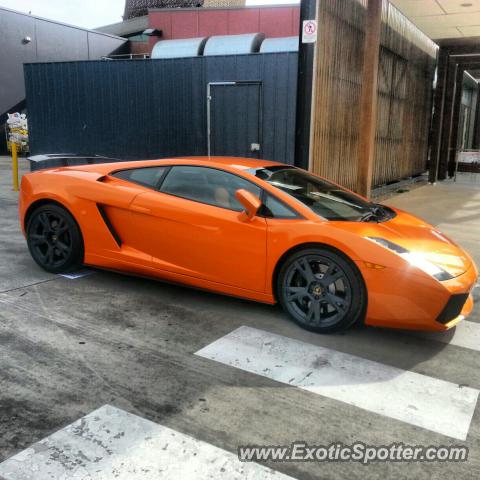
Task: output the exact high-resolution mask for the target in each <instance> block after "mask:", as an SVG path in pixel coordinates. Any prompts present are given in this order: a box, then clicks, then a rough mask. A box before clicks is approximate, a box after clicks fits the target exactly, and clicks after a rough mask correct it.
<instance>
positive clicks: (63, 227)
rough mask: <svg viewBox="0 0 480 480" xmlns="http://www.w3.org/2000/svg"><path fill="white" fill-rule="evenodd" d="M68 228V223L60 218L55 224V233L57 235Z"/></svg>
mask: <svg viewBox="0 0 480 480" xmlns="http://www.w3.org/2000/svg"><path fill="white" fill-rule="evenodd" d="M67 230H68V225H67V224H66V223H65V220H64V219H63V218H62V219H61V220H60V222H59V223H58V225H56V226H55V233H56V235H57V236H60V235H62V234H63V233H65V232H66V231H67Z"/></svg>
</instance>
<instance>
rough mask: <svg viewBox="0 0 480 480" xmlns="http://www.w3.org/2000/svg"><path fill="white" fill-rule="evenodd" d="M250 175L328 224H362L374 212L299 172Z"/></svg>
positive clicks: (343, 192) (364, 203) (278, 168)
mask: <svg viewBox="0 0 480 480" xmlns="http://www.w3.org/2000/svg"><path fill="white" fill-rule="evenodd" d="M250 172H251V173H252V174H253V175H255V176H256V177H258V178H261V179H262V180H265V181H266V182H268V183H270V185H273V186H274V187H276V188H278V189H279V190H282V191H283V192H286V193H288V194H289V195H291V196H292V197H293V198H295V199H297V200H298V201H300V202H302V203H303V204H305V205H307V206H308V207H310V208H311V209H312V210H313V211H314V212H315V213H317V214H318V215H320V216H322V217H323V218H326V219H328V220H347V221H358V220H362V219H363V218H365V217H366V216H367V215H370V214H371V212H372V209H373V208H374V205H373V204H371V203H369V202H367V201H365V200H363V199H362V198H360V197H358V196H357V195H354V194H353V193H351V192H349V191H347V190H344V189H343V188H341V187H339V186H337V185H334V184H333V183H330V182H328V181H326V180H323V179H321V178H319V177H317V176H315V175H312V174H310V173H308V172H306V171H305V170H301V169H299V168H294V167H289V166H285V167H283V166H273V167H266V168H259V169H256V170H250Z"/></svg>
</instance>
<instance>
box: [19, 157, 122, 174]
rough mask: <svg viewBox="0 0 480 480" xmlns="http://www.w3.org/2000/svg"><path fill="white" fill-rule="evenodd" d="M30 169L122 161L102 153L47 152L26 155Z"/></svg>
mask: <svg viewBox="0 0 480 480" xmlns="http://www.w3.org/2000/svg"><path fill="white" fill-rule="evenodd" d="M28 160H29V162H30V171H31V172H35V171H36V170H43V169H44V168H58V167H71V166H78V165H91V164H92V163H111V162H122V161H124V160H119V159H117V158H110V157H104V156H102V155H80V154H76V153H48V154H45V155H33V156H32V157H28Z"/></svg>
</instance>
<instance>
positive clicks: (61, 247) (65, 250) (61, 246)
mask: <svg viewBox="0 0 480 480" xmlns="http://www.w3.org/2000/svg"><path fill="white" fill-rule="evenodd" d="M56 246H57V248H58V249H59V250H60V251H61V252H63V254H68V253H70V250H71V248H70V247H69V246H68V245H65V244H64V243H63V242H60V241H58V242H57V243H56Z"/></svg>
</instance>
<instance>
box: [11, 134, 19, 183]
mask: <svg viewBox="0 0 480 480" xmlns="http://www.w3.org/2000/svg"><path fill="white" fill-rule="evenodd" d="M12 177H13V191H14V192H18V154H17V144H16V143H15V142H12Z"/></svg>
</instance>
